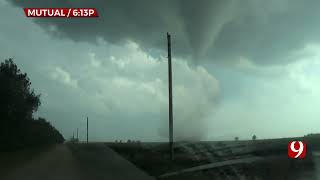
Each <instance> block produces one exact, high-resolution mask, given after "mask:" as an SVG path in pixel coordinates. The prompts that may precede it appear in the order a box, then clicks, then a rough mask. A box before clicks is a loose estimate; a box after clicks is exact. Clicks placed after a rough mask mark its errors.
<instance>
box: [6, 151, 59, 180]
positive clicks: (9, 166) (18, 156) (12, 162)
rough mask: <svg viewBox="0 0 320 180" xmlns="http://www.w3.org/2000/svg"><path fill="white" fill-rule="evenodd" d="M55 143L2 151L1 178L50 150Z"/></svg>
mask: <svg viewBox="0 0 320 180" xmlns="http://www.w3.org/2000/svg"><path fill="white" fill-rule="evenodd" d="M53 146H54V145H46V146H41V147H32V148H26V149H23V150H19V151H15V152H0V162H1V163H0V179H1V178H2V177H4V176H6V175H7V174H9V173H11V172H13V171H14V170H15V169H16V168H18V167H20V166H23V165H24V164H26V163H27V162H29V161H31V160H32V159H34V158H36V157H38V156H40V155H41V154H44V153H46V152H48V151H49V150H50V149H51V148H52V147H53Z"/></svg>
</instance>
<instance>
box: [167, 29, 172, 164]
mask: <svg viewBox="0 0 320 180" xmlns="http://www.w3.org/2000/svg"><path fill="white" fill-rule="evenodd" d="M167 40H168V78H169V148H170V159H171V160H173V111H172V65H171V36H170V34H169V33H168V32H167Z"/></svg>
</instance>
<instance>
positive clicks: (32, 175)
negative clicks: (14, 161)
mask: <svg viewBox="0 0 320 180" xmlns="http://www.w3.org/2000/svg"><path fill="white" fill-rule="evenodd" d="M99 156H101V157H107V158H108V159H109V160H110V162H106V163H104V164H106V166H104V167H94V166H95V164H94V163H93V164H91V165H90V166H92V167H91V168H93V169H98V170H99V172H93V173H94V174H88V172H90V171H84V169H83V168H81V167H80V166H79V164H81V162H79V159H77V158H75V157H74V155H73V153H72V152H71V151H70V149H69V148H68V147H67V145H64V144H61V145H57V146H54V147H53V148H52V149H51V150H49V151H48V152H47V153H44V154H42V155H40V156H39V157H36V158H35V159H33V160H31V161H30V162H28V163H26V164H25V165H23V166H21V167H18V168H17V169H15V170H14V171H13V172H12V173H10V174H9V175H8V176H6V177H5V178H4V180H21V179H23V180H43V179H46V180H83V179H90V180H95V179H114V180H117V179H128V174H127V173H126V171H128V172H130V171H131V172H132V171H134V172H135V173H134V174H135V175H136V174H138V175H139V176H138V177H132V178H130V179H139V180H140V179H141V180H152V179H153V178H151V177H149V176H147V175H145V174H144V173H143V172H137V171H139V170H138V169H135V167H132V166H131V165H130V163H129V162H126V161H125V160H124V159H122V158H121V157H120V156H118V155H117V154H113V153H109V154H108V153H105V154H100V155H99ZM102 159H103V158H102ZM113 161H114V163H115V162H117V163H116V166H114V165H113V163H112V162H113ZM128 163H129V164H128ZM98 166H99V165H98ZM115 169H117V172H119V173H115ZM91 172H92V171H91ZM96 173H99V174H100V176H99V178H98V176H96ZM101 175H103V176H101Z"/></svg>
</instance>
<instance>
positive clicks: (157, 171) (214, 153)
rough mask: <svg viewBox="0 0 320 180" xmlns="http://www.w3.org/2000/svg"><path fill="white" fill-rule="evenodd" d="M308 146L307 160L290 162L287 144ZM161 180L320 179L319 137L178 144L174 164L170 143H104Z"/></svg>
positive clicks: (176, 144)
mask: <svg viewBox="0 0 320 180" xmlns="http://www.w3.org/2000/svg"><path fill="white" fill-rule="evenodd" d="M292 140H302V141H305V142H306V144H307V155H306V158H305V159H290V158H288V155H287V152H288V142H289V141H292ZM105 145H107V146H109V147H110V148H112V149H113V150H114V151H116V152H118V153H119V154H120V155H122V156H123V157H124V158H126V159H127V160H129V161H131V162H132V163H133V164H135V165H136V166H137V167H139V168H140V169H142V170H144V171H145V172H147V173H148V174H150V175H151V176H154V177H156V178H158V179H170V180H171V179H178V180H179V179H197V180H198V179H200V180H201V179H256V180H264V179H266V180H267V179H268V180H270V179H279V180H280V179H290V180H314V179H319V178H320V174H319V173H320V157H319V152H320V138H319V137H318V136H310V137H295V138H282V139H265V140H254V141H253V140H250V141H200V142H187V141H186V142H176V143H175V145H174V152H175V156H174V160H173V161H171V160H170V156H169V148H168V144H167V143H152V142H150V143H111V142H110V143H105Z"/></svg>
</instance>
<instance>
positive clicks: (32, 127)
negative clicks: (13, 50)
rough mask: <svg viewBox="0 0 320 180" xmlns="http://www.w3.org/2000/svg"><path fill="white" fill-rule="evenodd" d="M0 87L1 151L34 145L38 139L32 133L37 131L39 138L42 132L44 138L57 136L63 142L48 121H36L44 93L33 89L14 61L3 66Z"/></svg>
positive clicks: (10, 60)
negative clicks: (41, 95)
mask: <svg viewBox="0 0 320 180" xmlns="http://www.w3.org/2000/svg"><path fill="white" fill-rule="evenodd" d="M0 87H1V88H0V98H1V100H0V142H1V143H0V150H3V149H7V148H9V149H11V148H13V149H19V148H21V147H24V146H26V145H27V144H34V143H32V142H33V141H35V138H36V136H33V135H32V133H35V131H38V132H37V133H36V134H38V135H39V133H40V132H41V134H42V135H41V136H44V135H45V134H47V135H48V136H49V134H50V133H56V134H55V135H53V136H55V137H56V138H57V139H55V140H58V139H60V140H61V137H59V136H60V135H61V134H60V133H58V134H57V130H56V129H54V128H53V127H52V126H51V125H50V123H48V122H47V121H46V120H45V119H43V118H42V119H41V118H39V119H38V120H34V119H33V113H34V112H36V111H37V109H38V107H39V106H40V104H41V103H40V94H36V93H35V92H34V90H33V89H31V81H30V79H29V78H28V76H27V74H26V73H22V72H21V70H20V69H19V68H18V67H17V65H16V64H15V63H14V62H13V60H12V59H7V60H5V61H4V62H1V64H0ZM59 134H60V135H59ZM50 137H51V135H50ZM46 138H48V137H46ZM62 138H63V137H62ZM51 140H52V139H51ZM51 140H48V139H47V141H48V142H51Z"/></svg>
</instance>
